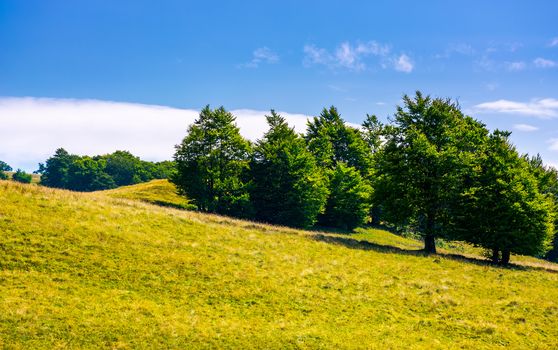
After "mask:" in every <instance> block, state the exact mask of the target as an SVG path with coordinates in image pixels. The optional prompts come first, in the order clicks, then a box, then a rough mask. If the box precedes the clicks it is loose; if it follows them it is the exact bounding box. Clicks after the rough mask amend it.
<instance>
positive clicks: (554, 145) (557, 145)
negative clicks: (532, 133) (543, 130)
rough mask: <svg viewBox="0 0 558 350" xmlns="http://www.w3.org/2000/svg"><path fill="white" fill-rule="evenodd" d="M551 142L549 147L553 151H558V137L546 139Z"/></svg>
mask: <svg viewBox="0 0 558 350" xmlns="http://www.w3.org/2000/svg"><path fill="white" fill-rule="evenodd" d="M546 143H548V144H549V146H548V149H549V150H551V151H558V139H556V138H552V139H549V140H547V141H546ZM556 168H557V169H558V167H556Z"/></svg>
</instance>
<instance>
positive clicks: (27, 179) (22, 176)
mask: <svg viewBox="0 0 558 350" xmlns="http://www.w3.org/2000/svg"><path fill="white" fill-rule="evenodd" d="M32 179H33V176H32V175H31V174H27V173H26V172H25V171H23V170H21V169H17V171H16V172H15V173H14V174H13V175H12V180H14V181H17V182H21V183H24V184H30V183H31V180H32Z"/></svg>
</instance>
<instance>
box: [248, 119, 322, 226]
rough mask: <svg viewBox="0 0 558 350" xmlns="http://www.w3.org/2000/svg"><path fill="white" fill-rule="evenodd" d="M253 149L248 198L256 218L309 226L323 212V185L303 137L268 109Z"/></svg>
mask: <svg viewBox="0 0 558 350" xmlns="http://www.w3.org/2000/svg"><path fill="white" fill-rule="evenodd" d="M266 119H267V123H268V124H269V130H268V131H267V132H266V133H265V135H264V137H263V138H262V139H261V140H259V141H258V142H257V144H256V146H255V148H254V155H253V157H252V163H251V166H250V168H251V174H252V186H251V191H250V198H251V200H252V202H253V204H254V209H255V215H256V218H257V219H258V220H262V221H265V222H270V223H276V224H281V225H289V226H296V227H304V228H307V227H310V226H312V225H314V223H315V222H316V218H317V216H318V214H319V213H321V212H323V210H324V205H325V201H326V197H327V185H326V181H325V178H324V176H323V175H322V172H321V170H320V169H319V168H318V167H317V165H316V161H315V160H314V157H313V156H312V154H311V153H310V152H309V151H308V150H307V149H306V143H305V142H304V139H303V138H302V137H301V136H300V135H298V134H296V133H295V131H294V129H293V128H291V127H289V125H288V124H287V122H286V121H285V119H284V118H283V117H281V116H280V115H278V114H277V113H275V111H273V110H271V115H269V116H266Z"/></svg>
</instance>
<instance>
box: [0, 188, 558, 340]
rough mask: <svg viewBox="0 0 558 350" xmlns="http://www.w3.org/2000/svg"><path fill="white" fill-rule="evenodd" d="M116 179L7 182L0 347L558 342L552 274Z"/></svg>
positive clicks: (1, 217)
mask: <svg viewBox="0 0 558 350" xmlns="http://www.w3.org/2000/svg"><path fill="white" fill-rule="evenodd" d="M111 193H114V192H100V193H88V194H87V193H81V194H80V193H72V192H68V191H61V190H53V189H46V188H42V187H40V186H30V185H20V184H16V183H12V182H9V181H0V198H1V200H2V204H1V205H0V254H1V258H0V335H1V337H0V347H3V348H21V349H29V348H48V349H51V348H99V347H107V348H122V349H126V348H130V349H132V348H134V349H135V348H149V349H152V348H185V349H186V348H230V349H237V348H332V349H337V348H378V349H386V348H401V349H408V348H417V349H448V348H475V349H494V348H501V349H504V348H523V349H552V348H558V327H556V322H557V321H558V274H557V273H554V272H549V271H545V270H542V269H534V268H521V267H518V268H514V269H502V268H497V267H492V266H488V265H485V264H483V263H480V262H479V261H477V260H474V259H469V260H468V259H464V258H459V257H454V256H452V255H450V254H448V255H439V256H422V255H421V254H420V253H418V252H417V250H416V249H418V248H419V245H416V242H414V241H412V240H405V239H403V238H401V237H398V236H394V235H391V234H390V233H388V232H385V231H379V230H360V231H359V233H358V234H357V235H354V236H343V235H334V234H325V233H318V232H314V233H309V232H304V231H297V230H291V229H286V228H280V227H273V226H266V225H259V224H254V223H251V222H246V221H239V220H233V219H228V218H224V217H219V216H213V215H203V214H198V213H194V212H188V211H183V210H177V209H172V208H165V207H160V206H154V205H150V204H145V203H142V202H141V201H136V200H128V199H118V198H112V197H111ZM356 238H358V239H359V240H362V242H361V241H358V240H356ZM413 244H415V245H413ZM452 249H453V248H452ZM448 252H450V251H449V250H448Z"/></svg>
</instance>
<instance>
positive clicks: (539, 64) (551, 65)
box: [533, 57, 558, 68]
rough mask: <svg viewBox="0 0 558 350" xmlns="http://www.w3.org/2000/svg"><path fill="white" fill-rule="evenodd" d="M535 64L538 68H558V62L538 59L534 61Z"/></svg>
mask: <svg viewBox="0 0 558 350" xmlns="http://www.w3.org/2000/svg"><path fill="white" fill-rule="evenodd" d="M533 64H534V65H535V67H538V68H554V67H558V62H556V61H552V60H548V59H545V58H542V57H538V58H536V59H535V60H533Z"/></svg>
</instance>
